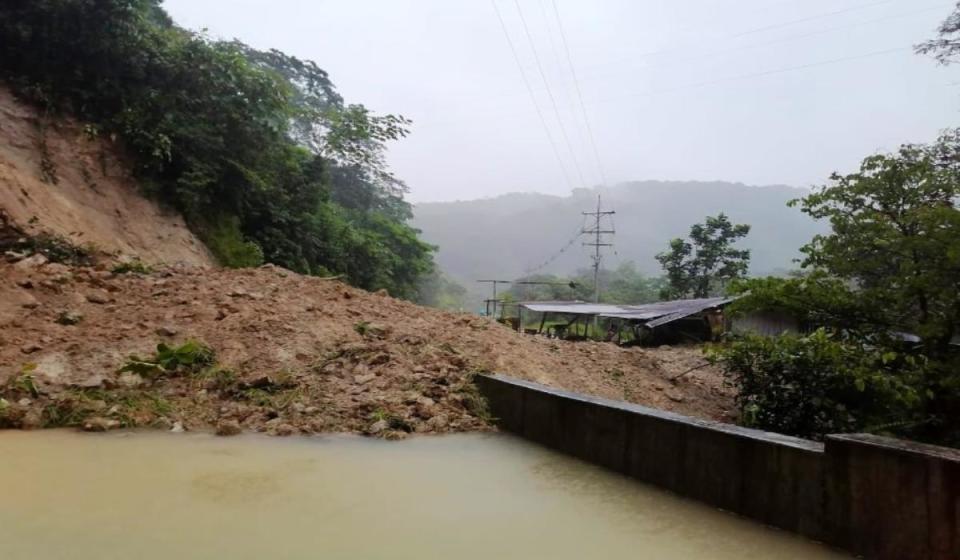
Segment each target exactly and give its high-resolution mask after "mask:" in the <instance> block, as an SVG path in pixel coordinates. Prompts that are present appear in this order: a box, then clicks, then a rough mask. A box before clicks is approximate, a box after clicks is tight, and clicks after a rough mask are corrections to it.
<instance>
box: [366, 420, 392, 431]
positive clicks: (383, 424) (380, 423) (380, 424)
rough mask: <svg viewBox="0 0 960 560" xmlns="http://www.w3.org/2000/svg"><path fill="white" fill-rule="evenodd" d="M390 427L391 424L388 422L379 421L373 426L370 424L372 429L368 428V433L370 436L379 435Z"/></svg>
mask: <svg viewBox="0 0 960 560" xmlns="http://www.w3.org/2000/svg"><path fill="white" fill-rule="evenodd" d="M389 427H390V423H389V422H387V421H386V420H377V421H376V422H374V423H373V424H370V427H369V428H367V433H369V434H379V433H381V432H383V431H384V430H386V429H387V428H389Z"/></svg>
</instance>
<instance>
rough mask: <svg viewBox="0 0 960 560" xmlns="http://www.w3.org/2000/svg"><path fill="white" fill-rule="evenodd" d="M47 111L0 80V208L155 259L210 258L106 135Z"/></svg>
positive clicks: (20, 220)
mask: <svg viewBox="0 0 960 560" xmlns="http://www.w3.org/2000/svg"><path fill="white" fill-rule="evenodd" d="M91 132H92V129H91V128H89V127H84V126H82V125H81V124H79V123H76V122H74V121H72V120H70V119H65V118H61V117H57V118H55V119H54V118H45V117H44V116H43V115H41V114H40V113H39V112H38V111H37V110H36V109H35V108H33V107H32V106H29V105H26V104H24V103H22V102H20V101H18V100H17V99H15V98H14V96H13V95H12V94H11V93H10V91H9V90H8V89H6V88H4V87H0V212H2V213H3V214H5V215H6V217H7V219H8V220H9V221H10V222H12V224H13V225H14V226H16V227H17V229H18V230H19V231H23V232H26V233H28V234H30V235H37V234H40V233H47V234H53V235H56V236H60V237H63V238H65V239H66V240H68V241H69V242H71V243H72V244H74V245H77V246H86V247H89V248H91V249H94V250H95V252H102V253H107V254H116V255H125V256H130V257H137V258H140V259H142V260H144V261H146V262H152V263H160V262H164V263H171V264H172V263H184V264H190V265H212V264H214V263H213V259H212V257H211V256H210V254H209V252H208V251H207V249H206V247H204V245H203V243H201V242H200V241H199V240H198V239H197V238H196V237H195V236H194V235H193V234H192V233H191V232H190V231H189V230H188V229H187V227H186V224H184V221H183V219H182V218H181V217H180V216H179V215H178V214H176V213H175V212H173V211H170V210H165V209H162V208H160V207H159V206H158V205H157V204H156V203H155V202H153V201H151V200H148V199H147V198H146V197H144V196H143V195H142V194H141V193H140V192H139V191H138V187H137V183H136V181H134V180H133V179H132V177H131V175H130V169H129V165H128V164H127V162H125V161H124V160H123V159H122V157H121V156H120V155H119V154H120V150H119V149H118V148H117V147H116V146H115V145H113V143H111V142H110V140H109V139H107V138H99V137H97V136H96V135H95V134H92V133H91Z"/></svg>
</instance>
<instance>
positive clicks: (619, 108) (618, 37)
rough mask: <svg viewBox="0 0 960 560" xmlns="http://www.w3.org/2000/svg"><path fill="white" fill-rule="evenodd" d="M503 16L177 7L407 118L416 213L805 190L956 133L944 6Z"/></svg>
mask: <svg viewBox="0 0 960 560" xmlns="http://www.w3.org/2000/svg"><path fill="white" fill-rule="evenodd" d="M495 6H496V9H495V7H494V4H493V3H492V2H491V1H490V0H333V1H318V0H203V1H197V0H167V1H166V3H165V7H166V9H167V10H168V11H169V12H170V14H171V15H172V16H173V18H174V19H175V20H176V21H177V22H178V23H179V24H180V25H182V26H185V27H188V28H193V29H199V28H207V29H208V30H209V32H210V33H211V35H213V36H215V37H222V38H227V39H229V38H237V39H240V40H242V41H244V42H246V43H249V44H250V45H252V46H254V47H258V48H262V49H266V48H271V47H272V48H278V49H280V50H283V51H285V52H288V53H290V54H293V55H295V56H297V57H300V58H308V59H312V60H315V61H316V62H317V63H318V64H319V65H320V66H321V67H322V68H324V69H325V70H327V71H328V72H329V73H330V76H331V78H332V80H333V82H334V83H335V84H336V86H337V88H338V89H339V91H340V93H341V94H342V95H343V96H344V98H345V99H346V101H347V102H351V103H363V104H364V105H366V106H367V107H369V108H371V109H372V110H374V111H377V112H388V113H399V114H402V115H404V116H406V117H408V118H410V119H412V120H413V126H412V132H411V134H410V136H409V137H408V138H406V139H404V140H402V141H400V142H398V143H395V144H393V145H392V146H391V148H390V154H389V160H390V162H391V165H392V167H393V169H394V171H395V172H396V173H397V175H399V176H400V177H401V178H403V179H404V180H406V181H407V183H408V184H409V186H410V189H411V192H410V197H409V198H410V199H411V200H412V201H414V202H422V201H437V200H456V199H471V198H479V197H488V196H495V195H497V194H501V193H505V192H514V191H539V192H545V193H553V194H566V193H568V192H569V191H570V189H571V188H572V187H578V186H594V185H597V184H600V183H601V182H602V179H601V178H602V177H606V180H607V183H608V184H615V183H617V182H620V181H626V180H643V179H675V180H687V179H698V180H713V179H720V180H728V181H740V182H744V183H748V184H757V185H762V184H774V183H781V184H789V185H795V186H810V185H812V184H819V183H822V182H823V181H824V179H825V178H826V177H827V176H828V175H829V174H830V172H832V171H834V170H840V171H850V170H853V169H854V168H855V166H856V165H857V163H858V162H859V161H860V160H861V159H862V158H863V157H864V156H866V155H868V154H870V153H873V152H876V151H886V150H893V149H895V148H896V147H897V146H898V145H899V144H901V143H904V142H923V141H929V140H931V139H933V138H934V137H935V136H936V134H937V131H938V130H940V129H942V128H944V127H947V126H956V125H958V124H960V122H958V110H960V85H958V82H960V66H958V67H949V68H944V67H939V66H937V65H936V64H935V63H934V62H933V61H932V60H930V59H927V58H925V57H921V56H919V55H915V54H913V53H912V52H911V48H910V47H911V46H912V45H914V44H916V43H918V42H920V41H922V40H925V39H928V38H931V37H933V35H934V32H935V29H936V27H937V25H938V24H939V23H940V21H941V20H943V19H944V18H945V17H946V15H947V14H948V13H949V12H950V10H951V7H952V3H951V2H944V1H934V0H886V1H878V0H606V1H589V2H588V1H585V0H556V11H554V4H553V2H552V0H519V8H520V12H518V5H517V3H516V2H515V1H514V0H497V1H496V4H495ZM498 11H499V14H500V17H502V18H503V21H504V23H505V28H506V32H507V35H509V38H510V42H512V44H513V45H514V47H515V49H516V52H517V55H518V56H519V59H520V64H521V66H522V69H523V70H522V73H521V70H520V69H519V68H518V65H517V62H516V60H515V58H514V55H513V52H512V51H511V47H510V42H508V40H507V37H506V36H505V33H504V28H503V27H502V26H501V23H500V19H499V18H498ZM521 13H522V17H523V19H521V15H520V14H521ZM558 15H559V19H558V18H557V16H558ZM524 22H525V23H526V30H525V28H524V25H523V24H524ZM558 22H559V23H558ZM527 30H528V31H529V39H528V33H527ZM561 31H562V34H561ZM564 37H565V38H566V42H564ZM531 39H532V40H531ZM567 48H568V49H569V54H570V58H569V60H570V61H572V67H573V70H574V71H575V72H576V76H577V77H578V78H579V79H578V80H574V79H573V73H572V72H571V65H570V64H569V63H568V58H567V54H566V53H567ZM534 53H536V55H537V57H539V63H540V64H539V65H538V64H537V58H535V55H534ZM541 69H542V72H541ZM524 76H526V79H527V80H528V81H529V83H530V86H531V88H532V90H533V95H534V98H535V100H536V103H534V101H533V100H532V99H531V95H530V92H528V90H527V88H526V86H525V84H524ZM544 77H545V78H546V84H548V85H545V83H544ZM577 83H579V86H580V87H579V89H580V92H581V93H582V100H583V105H582V106H581V104H580V101H579V99H580V96H578V94H577V88H576V85H577ZM554 105H555V106H556V110H555V109H554ZM537 107H539V110H540V112H541V113H542V115H543V120H544V121H545V122H546V127H545V126H544V123H543V122H542V121H541V119H540V117H539V116H538V113H537ZM584 112H585V113H586V116H587V120H586V121H585V119H584ZM558 114H559V119H558V118H557V115H558ZM585 122H589V126H590V130H592V132H593V138H594V139H595V146H596V153H597V155H599V158H597V157H595V155H594V150H593V147H592V146H593V144H591V141H590V134H589V133H588V131H587V126H586V124H585ZM561 123H562V125H561ZM551 139H552V143H553V145H554V146H556V151H555V150H554V149H553V148H552V146H551ZM558 156H559V157H558ZM598 159H599V164H598ZM558 160H559V161H558ZM581 176H582V178H581Z"/></svg>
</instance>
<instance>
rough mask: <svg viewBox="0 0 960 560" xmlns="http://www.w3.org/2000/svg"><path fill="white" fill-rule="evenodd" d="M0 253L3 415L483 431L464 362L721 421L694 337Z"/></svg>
mask: <svg viewBox="0 0 960 560" xmlns="http://www.w3.org/2000/svg"><path fill="white" fill-rule="evenodd" d="M42 261H43V258H42V256H35V257H31V258H28V259H23V260H19V261H18V262H15V263H2V264H0V282H2V284H0V384H3V385H2V386H3V387H4V389H3V390H2V391H3V392H2V393H0V396H3V397H4V398H5V400H6V404H5V405H3V403H0V406H5V408H4V410H3V411H2V412H0V423H3V424H6V425H7V426H8V427H42V426H59V425H75V426H85V427H86V428H87V429H109V428H113V427H119V426H129V425H156V426H163V427H175V428H179V427H180V426H183V427H185V428H187V429H218V430H219V431H220V432H221V433H225V434H227V433H235V432H238V431H240V430H256V431H266V432H269V433H275V434H290V433H297V432H302V433H312V432H332V431H338V432H339V431H349V432H363V433H375V434H378V435H381V436H386V437H395V436H402V435H403V434H405V433H407V432H447V431H467V430H483V429H486V428H487V422H486V418H485V414H484V409H483V403H482V399H478V398H477V395H476V394H475V389H474V388H473V385H472V383H470V376H471V375H472V374H473V373H476V372H490V371H492V372H500V373H504V374H508V375H512V376H516V377H522V378H525V379H529V380H532V381H537V382H540V383H544V384H548V385H552V386H555V387H560V388H565V389H569V390H573V391H580V392H584V393H590V394H594V395H599V396H604V397H609V398H614V399H624V400H629V401H632V402H636V403H640V404H645V405H649V406H654V407H657V408H662V409H667V410H673V411H677V412H681V413H684V414H689V415H694V416H698V417H702V418H708V419H719V420H723V419H726V418H727V415H728V414H729V411H730V409H731V392H730V390H729V389H727V388H725V387H724V386H723V383H722V379H721V376H720V374H719V373H718V372H717V371H716V370H714V369H713V368H712V367H707V368H700V369H695V370H693V371H690V372H689V373H687V374H686V375H683V376H682V377H680V378H679V379H678V380H677V381H676V382H672V381H671V378H672V377H675V376H677V375H678V374H680V373H683V372H685V371H688V370H690V369H691V368H695V367H696V366H698V365H700V364H702V363H703V358H702V357H701V355H700V353H699V351H698V350H697V349H696V348H691V347H686V348H684V347H679V348H660V349H640V348H629V349H628V348H618V347H616V346H614V345H611V344H603V343H595V342H576V343H574V342H562V341H556V340H550V339H545V338H540V337H535V336H528V335H527V336H524V335H519V334H517V333H515V332H513V331H511V330H509V329H508V328H506V327H504V326H502V325H499V324H496V323H493V322H491V321H489V320H487V319H483V318H480V317H477V316H473V315H468V314H457V313H449V312H444V311H439V310H435V309H429V308H424V307H420V306H417V305H414V304H411V303H407V302H404V301H401V300H397V299H394V298H392V297H389V296H387V295H386V294H371V293H368V292H365V291H362V290H358V289H354V288H351V287H349V286H346V285H344V284H342V283H340V282H339V281H335V280H324V279H320V278H314V277H305V276H300V275H298V274H295V273H292V272H289V271H286V270H283V269H280V268H277V267H273V266H271V265H267V266H265V267H261V268H259V269H246V270H218V269H201V268H187V267H172V268H166V269H162V270H159V271H156V272H152V273H150V274H114V273H111V272H109V271H107V270H100V269H96V268H83V267H68V266H65V265H62V264H53V263H46V264H45V263H43V262H42ZM189 339H193V340H197V341H202V342H203V343H205V344H207V345H209V346H210V347H211V348H212V349H213V350H214V351H215V353H216V365H215V366H213V367H210V368H205V369H204V370H203V371H200V372H194V373H182V372H181V373H175V372H171V373H169V374H163V375H157V376H154V375H143V376H141V375H136V374H132V373H130V372H126V373H123V374H120V373H118V370H119V369H120V368H121V367H122V366H123V365H124V364H125V363H126V362H127V360H128V359H129V356H131V355H137V356H139V357H141V358H144V359H146V358H148V357H150V356H151V355H152V353H153V350H154V348H155V346H156V345H157V343H158V342H166V343H168V344H171V345H174V344H175V343H182V342H184V341H186V340H189Z"/></svg>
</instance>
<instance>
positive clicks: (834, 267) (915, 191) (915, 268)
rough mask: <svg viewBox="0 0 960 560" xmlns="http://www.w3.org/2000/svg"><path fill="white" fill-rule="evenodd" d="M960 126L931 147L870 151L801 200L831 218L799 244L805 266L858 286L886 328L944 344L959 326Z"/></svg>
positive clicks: (808, 209)
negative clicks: (826, 227) (825, 229)
mask: <svg viewBox="0 0 960 560" xmlns="http://www.w3.org/2000/svg"><path fill="white" fill-rule="evenodd" d="M958 200H960V131H957V130H954V131H951V132H949V133H946V134H944V135H943V136H941V137H940V138H939V140H938V141H937V142H936V143H935V144H933V145H905V146H902V147H901V148H900V150H899V152H897V153H896V154H890V155H874V156H870V157H868V158H866V159H865V160H863V163H862V164H861V165H860V170H859V171H857V172H856V173H851V174H849V175H837V174H834V175H833V177H832V183H831V184H828V185H826V186H824V187H822V188H820V189H819V190H817V191H815V192H814V193H812V194H810V195H809V196H807V197H805V198H804V199H802V200H801V201H798V203H799V204H800V208H801V210H802V211H803V212H805V213H807V214H809V215H810V216H812V217H813V218H816V219H826V220H829V221H830V225H831V226H832V232H831V233H830V234H827V235H818V236H816V237H815V238H814V239H813V241H812V242H811V243H809V244H808V245H806V246H805V247H804V248H803V249H802V251H803V252H804V253H805V254H806V259H805V261H804V266H806V267H808V268H813V269H815V270H822V271H826V272H828V273H829V274H830V275H832V276H834V277H836V278H839V279H841V280H845V281H847V283H848V284H849V285H850V286H853V287H855V289H856V293H857V295H858V297H859V298H860V299H861V301H863V302H864V303H865V304H866V305H868V306H869V307H872V308H874V309H878V310H883V315H884V319H883V322H884V323H886V325H885V326H889V327H893V328H899V329H901V330H906V331H909V332H911V333H913V334H916V335H917V336H920V337H921V339H922V340H923V342H924V345H925V346H926V347H927V353H928V355H932V354H936V355H940V354H942V353H944V352H946V350H947V347H948V345H949V344H950V341H951V339H952V338H953V336H954V335H955V334H957V332H958V328H960V210H958V207H957V205H958Z"/></svg>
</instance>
